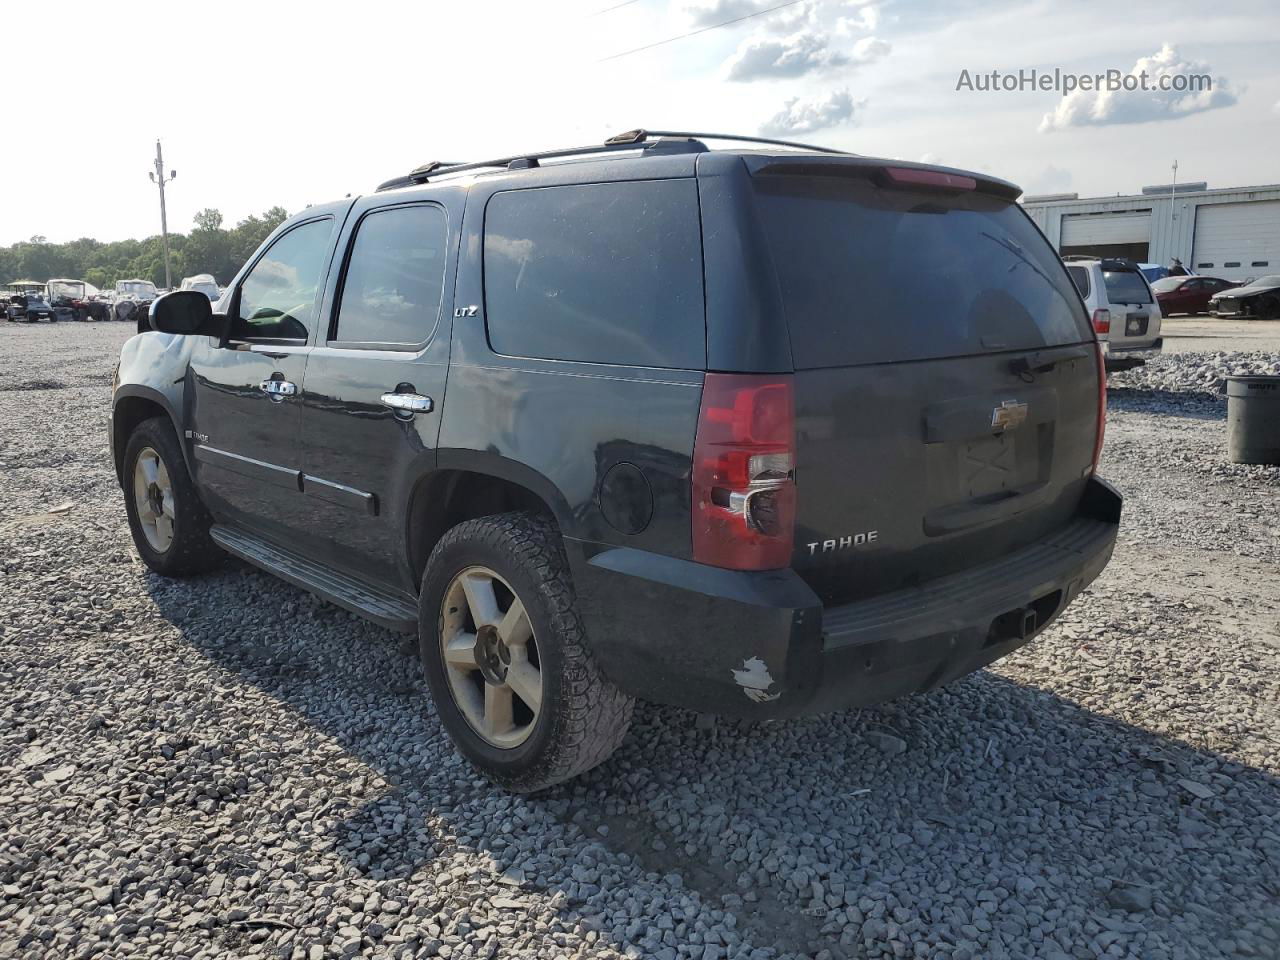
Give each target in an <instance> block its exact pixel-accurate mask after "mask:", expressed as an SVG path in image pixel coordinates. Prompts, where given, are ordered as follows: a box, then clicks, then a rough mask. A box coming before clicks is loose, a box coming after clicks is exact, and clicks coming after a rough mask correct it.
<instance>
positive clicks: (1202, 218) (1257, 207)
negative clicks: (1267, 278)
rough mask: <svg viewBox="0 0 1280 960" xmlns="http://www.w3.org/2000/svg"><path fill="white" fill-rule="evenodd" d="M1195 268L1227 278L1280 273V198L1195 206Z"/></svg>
mask: <svg viewBox="0 0 1280 960" xmlns="http://www.w3.org/2000/svg"><path fill="white" fill-rule="evenodd" d="M1193 250H1194V255H1193V256H1192V263H1193V264H1194V266H1193V267H1192V269H1193V270H1195V272H1196V273H1206V274H1210V275H1212V276H1215V277H1224V278H1226V279H1227V280H1245V279H1248V278H1249V277H1260V276H1262V275H1263V274H1267V273H1280V200H1257V201H1254V202H1252V203H1206V204H1200V205H1199V206H1197V207H1196V242H1195V247H1194V248H1193Z"/></svg>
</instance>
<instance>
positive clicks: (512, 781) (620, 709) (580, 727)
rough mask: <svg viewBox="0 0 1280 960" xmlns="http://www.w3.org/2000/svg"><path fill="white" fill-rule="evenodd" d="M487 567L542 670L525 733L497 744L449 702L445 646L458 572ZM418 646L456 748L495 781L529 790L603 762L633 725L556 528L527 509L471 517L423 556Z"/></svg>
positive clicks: (626, 700) (629, 702)
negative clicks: (598, 653) (514, 604)
mask: <svg viewBox="0 0 1280 960" xmlns="http://www.w3.org/2000/svg"><path fill="white" fill-rule="evenodd" d="M473 565H483V566H485V567H488V568H490V569H492V570H493V571H495V572H497V573H498V574H500V575H501V577H502V578H503V579H504V580H505V581H506V582H507V583H508V584H510V586H511V588H512V590H513V591H514V592H515V594H516V595H517V596H518V597H519V598H520V601H521V602H522V603H523V604H524V606H525V609H526V611H527V612H528V615H529V619H530V623H531V624H532V627H533V632H534V636H535V638H536V642H537V645H538V654H539V658H540V669H541V671H542V675H543V681H542V683H543V692H542V706H541V710H540V713H539V715H538V717H537V719H536V721H535V724H534V729H533V732H532V733H531V734H530V735H529V737H528V739H527V740H525V741H524V742H523V743H521V744H519V745H518V746H516V747H513V748H510V749H503V748H500V747H496V746H494V745H492V744H490V743H489V742H487V741H486V740H484V739H483V738H482V737H480V736H479V735H478V734H477V733H476V732H475V731H474V730H473V729H472V728H471V725H470V724H469V723H468V722H467V720H466V719H465V717H464V716H463V714H462V712H461V711H460V710H459V708H458V706H457V704H456V703H455V701H454V697H453V693H452V691H451V690H450V686H449V681H448V679H447V677H446V675H445V666H444V658H443V654H442V652H441V644H440V631H441V628H442V615H443V612H444V611H443V610H442V606H443V602H444V596H445V592H446V590H447V588H448V586H449V584H450V583H451V582H452V580H453V579H454V577H455V576H457V575H458V574H459V573H460V572H461V571H463V570H465V569H466V568H468V567H470V566H473ZM418 648H419V653H420V656H421V658H422V665H423V670H424V672H425V673H426V678H427V684H428V686H429V687H430V688H431V694H432V697H433V699H434V700H435V704H436V712H437V713H438V715H439V717H440V720H441V723H442V724H443V725H444V728H445V730H446V731H447V732H448V734H449V736H450V738H451V739H452V740H453V742H454V744H455V745H456V746H457V748H458V750H459V751H460V752H461V753H462V754H463V756H465V757H466V758H467V759H468V760H470V761H471V763H472V764H474V765H475V766H476V768H477V769H479V770H480V771H481V772H482V773H484V774H485V775H486V776H487V777H489V778H490V779H491V780H493V781H494V782H495V783H497V784H499V785H500V786H502V787H504V788H506V789H508V790H512V791H515V792H518V793H530V792H533V791H535V790H541V789H543V788H545V787H549V786H552V785H553V784H556V783H560V782H562V781H564V780H568V779H571V778H572V777H575V776H577V775H578V774H580V773H584V772H585V771H587V770H590V769H591V768H592V767H595V766H597V765H598V764H600V763H603V762H604V761H605V760H607V759H608V758H609V756H610V755H612V754H613V752H614V751H615V750H616V749H617V748H618V746H619V745H620V744H621V743H622V741H623V739H624V738H625V737H626V734H627V729H628V727H629V726H630V725H631V711H632V707H633V706H634V704H635V701H634V699H633V698H632V697H630V696H628V695H627V694H625V693H623V692H622V691H620V690H619V689H617V688H616V687H615V686H614V685H613V684H611V683H610V682H609V681H608V680H607V679H605V677H604V676H603V674H602V673H601V672H600V669H599V667H598V666H597V665H596V662H595V660H594V659H593V658H592V655H591V650H590V648H589V646H588V642H587V638H586V631H585V630H584V629H583V625H582V621H581V619H580V618H579V616H578V612H577V607H576V601H575V594H574V589H573V581H572V578H571V577H570V573H569V563H568V560H567V559H566V557H565V553H564V545H563V542H562V541H561V537H560V532H559V531H558V530H557V529H556V526H555V524H554V523H553V522H552V521H551V520H549V519H548V518H546V517H543V516H539V515H537V514H533V513H504V514H497V515H494V516H489V517H481V518H479V519H476V520H468V521H466V522H464V523H460V524H458V526H456V527H454V528H453V529H451V530H450V531H449V532H448V533H446V534H445V535H444V537H443V538H441V540H440V542H439V543H438V544H437V545H436V547H435V549H434V550H433V551H432V552H431V556H430V558H429V559H428V560H427V566H426V570H425V571H424V572H423V576H422V590H421V592H420V594H419V600H418Z"/></svg>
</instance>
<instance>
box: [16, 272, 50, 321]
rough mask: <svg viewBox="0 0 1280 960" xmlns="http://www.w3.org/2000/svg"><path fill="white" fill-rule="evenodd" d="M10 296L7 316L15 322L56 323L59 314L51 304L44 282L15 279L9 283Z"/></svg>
mask: <svg viewBox="0 0 1280 960" xmlns="http://www.w3.org/2000/svg"><path fill="white" fill-rule="evenodd" d="M8 289H9V296H8V302H7V303H6V305H5V317H6V318H7V319H9V320H12V321H14V322H24V323H36V322H37V321H40V320H43V321H45V322H46V323H56V322H57V321H58V316H57V314H56V313H54V312H53V307H52V306H50V304H49V295H48V292H47V291H46V289H45V285H44V284H43V283H39V282H37V281H35V280H15V281H13V282H12V283H10V284H8Z"/></svg>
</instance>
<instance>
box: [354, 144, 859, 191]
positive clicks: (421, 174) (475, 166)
mask: <svg viewBox="0 0 1280 960" xmlns="http://www.w3.org/2000/svg"><path fill="white" fill-rule="evenodd" d="M651 137H656V138H658V139H655V140H650V138H651ZM703 140H732V141H736V142H741V143H764V144H771V145H773V146H779V147H792V148H794V149H799V150H813V151H816V152H818V153H836V154H843V155H845V156H851V154H849V153H848V152H847V151H845V150H836V149H834V148H832V147H818V146H814V145H813V144H808V143H795V142H794V141H791V140H770V139H768V138H765V137H744V136H738V135H736V134H732V133H685V132H679V131H673V130H645V129H636V130H628V131H627V132H626V133H620V134H617V135H616V136H612V137H610V138H609V139H608V140H606V141H605V142H604V143H595V144H590V145H588V146H585V147H566V148H562V149H559V150H545V151H543V152H541V153H517V154H513V155H511V156H509V157H498V158H496V159H493V160H476V161H469V162H465V163H450V162H448V161H444V160H432V161H431V162H430V163H424V164H423V165H422V166H420V167H415V168H414V169H413V170H411V171H409V173H408V174H406V175H405V176H402V177H395V178H393V179H391V180H388V181H386V182H385V183H380V184H379V185H378V192H382V191H384V190H394V189H396V188H398V187H408V186H412V185H414V184H419V183H426V182H427V181H428V180H429V179H431V177H434V176H440V175H442V174H446V173H450V174H452V173H462V172H464V171H467V170H483V169H495V168H499V167H506V168H507V169H509V170H519V169H527V168H529V167H537V166H540V165H541V164H540V161H542V160H558V159H563V158H566V157H575V156H589V155H591V154H599V153H621V152H624V151H630V150H637V149H640V150H646V151H652V152H655V153H656V152H663V153H666V152H689V153H701V152H703V151H705V150H707V149H708V148H707V145H706V144H704V143H703V142H702V141H703Z"/></svg>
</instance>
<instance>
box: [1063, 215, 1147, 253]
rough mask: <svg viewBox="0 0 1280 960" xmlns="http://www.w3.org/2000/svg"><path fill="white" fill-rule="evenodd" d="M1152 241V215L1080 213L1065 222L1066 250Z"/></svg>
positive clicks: (1064, 220)
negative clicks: (1069, 248) (1068, 248)
mask: <svg viewBox="0 0 1280 960" xmlns="http://www.w3.org/2000/svg"><path fill="white" fill-rule="evenodd" d="M1150 240H1151V211H1150V210H1142V211H1137V212H1128V213H1098V214H1087V213H1078V214H1074V215H1069V216H1066V217H1063V218H1062V240H1061V242H1060V244H1059V245H1060V246H1062V247H1090V246H1095V245H1096V246H1109V245H1111V244H1118V243H1142V244H1145V243H1148V242H1149V241H1150Z"/></svg>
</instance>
